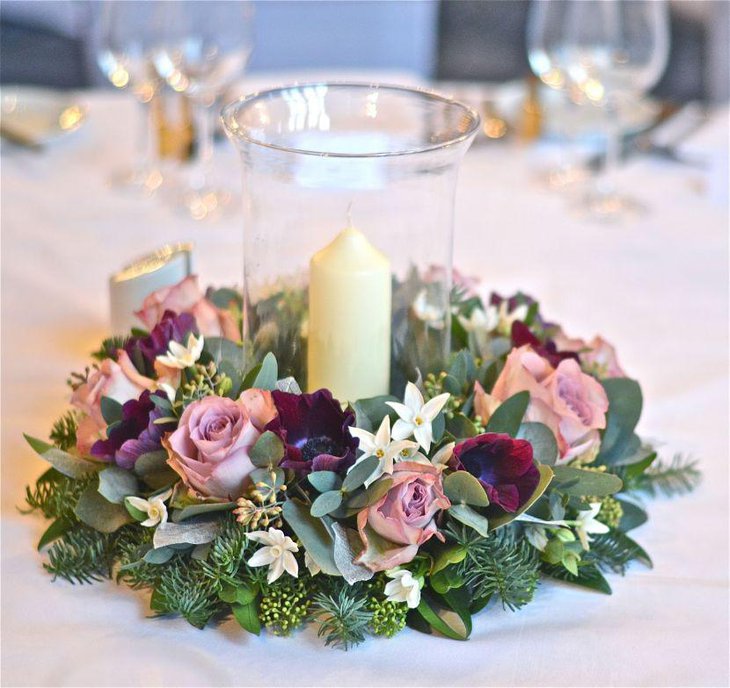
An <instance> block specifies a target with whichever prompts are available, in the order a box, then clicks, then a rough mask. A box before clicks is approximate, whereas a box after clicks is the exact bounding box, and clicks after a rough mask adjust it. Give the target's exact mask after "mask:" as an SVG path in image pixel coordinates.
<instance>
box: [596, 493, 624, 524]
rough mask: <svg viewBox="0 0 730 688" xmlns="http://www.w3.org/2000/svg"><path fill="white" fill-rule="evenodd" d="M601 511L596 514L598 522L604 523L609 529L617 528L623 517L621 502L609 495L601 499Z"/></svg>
mask: <svg viewBox="0 0 730 688" xmlns="http://www.w3.org/2000/svg"><path fill="white" fill-rule="evenodd" d="M600 501H601V510H600V511H599V512H598V520H599V521H600V522H601V523H605V524H606V525H607V526H608V527H609V528H618V524H619V523H621V518H622V517H623V515H624V508H623V507H622V506H621V502H619V501H618V499H615V498H614V497H612V496H611V495H608V496H606V497H603V498H602V499H601V500H600Z"/></svg>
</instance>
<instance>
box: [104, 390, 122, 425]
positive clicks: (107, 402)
mask: <svg viewBox="0 0 730 688" xmlns="http://www.w3.org/2000/svg"><path fill="white" fill-rule="evenodd" d="M99 406H100V409H101V417H102V418H103V419H104V420H105V421H106V424H107V425H111V424H112V423H118V422H119V421H120V420H122V405H121V404H120V403H119V402H118V401H117V400H116V399H112V398H111V397H102V398H101V403H100V404H99Z"/></svg>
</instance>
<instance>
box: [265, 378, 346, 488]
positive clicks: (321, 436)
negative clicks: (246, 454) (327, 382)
mask: <svg viewBox="0 0 730 688" xmlns="http://www.w3.org/2000/svg"><path fill="white" fill-rule="evenodd" d="M271 396H272V398H273V400H274V405H275V406H276V410H277V411H278V412H279V415H278V416H277V417H276V418H274V420H272V421H271V422H270V423H269V424H268V425H267V426H266V429H267V430H271V431H272V432H274V433H276V434H277V435H279V437H281V439H282V440H284V443H285V444H286V456H285V457H284V460H283V461H282V462H281V466H282V467H283V468H291V469H293V470H294V471H296V472H297V473H299V474H302V475H306V474H307V473H310V472H311V471H337V472H341V473H342V472H344V471H346V470H347V469H348V468H349V467H350V466H352V464H353V463H355V450H356V449H357V445H358V440H357V439H355V438H354V437H353V436H352V435H351V434H350V430H349V428H350V427H352V425H354V423H355V414H354V413H353V412H352V411H343V410H342V406H341V404H340V402H339V401H337V399H333V398H332V393H331V392H330V391H329V390H327V389H320V390H318V391H317V392H314V393H313V394H290V393H289V392H279V391H274V392H272V393H271Z"/></svg>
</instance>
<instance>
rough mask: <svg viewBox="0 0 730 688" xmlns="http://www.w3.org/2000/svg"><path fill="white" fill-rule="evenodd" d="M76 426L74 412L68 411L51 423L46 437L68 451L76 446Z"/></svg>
mask: <svg viewBox="0 0 730 688" xmlns="http://www.w3.org/2000/svg"><path fill="white" fill-rule="evenodd" d="M77 428H78V422H77V421H76V414H75V413H74V412H73V411H68V412H67V413H64V414H63V415H62V416H61V417H60V418H59V419H58V420H57V421H56V422H55V423H54V424H53V428H51V433H50V434H49V436H48V439H50V440H51V442H53V444H55V445H56V446H57V447H58V448H59V449H63V450H64V451H68V450H69V449H73V447H75V446H76V430H77Z"/></svg>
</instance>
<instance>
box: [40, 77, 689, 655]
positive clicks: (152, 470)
mask: <svg viewBox="0 0 730 688" xmlns="http://www.w3.org/2000/svg"><path fill="white" fill-rule="evenodd" d="M284 107H286V108H288V109H289V110H288V111H287V112H288V113H289V115H290V116H289V117H286V116H284V114H286V113H284V114H282V111H281V108H284ZM302 109H304V111H306V112H308V116H306V117H305V116H302V112H303V110H302ZM315 115H316V116H315ZM282 122H287V127H288V128H287V127H282V126H281V123H282ZM224 123H225V125H226V128H227V130H228V132H229V135H230V136H231V138H232V139H233V140H234V141H235V142H236V143H237V145H238V146H239V148H240V150H241V152H242V158H243V161H244V181H245V184H244V189H245V194H246V203H245V206H246V229H245V234H244V250H245V274H244V289H243V293H242V294H239V293H238V292H236V291H234V290H231V289H219V290H212V289H209V290H208V291H207V292H206V293H203V292H202V291H201V290H200V288H199V286H198V282H197V278H196V277H194V276H191V277H188V278H186V279H184V280H183V281H182V282H180V283H178V284H175V285H172V286H168V287H164V288H162V289H159V290H157V291H155V292H153V293H151V294H149V295H148V296H147V297H146V298H145V299H144V302H143V303H142V305H141V308H140V310H139V311H138V312H137V316H138V318H139V322H140V325H141V326H142V325H143V326H144V329H141V328H139V329H138V328H135V329H133V330H132V331H131V332H130V333H127V334H125V335H122V336H116V337H113V338H110V339H108V340H106V341H105V342H103V344H102V346H101V347H100V349H99V350H98V351H97V352H96V353H95V354H94V363H93V364H92V365H90V366H89V367H87V368H86V369H85V370H84V371H83V372H78V373H74V374H72V376H71V378H70V380H69V384H70V386H71V388H72V395H71V406H72V408H71V410H70V411H69V412H68V413H66V414H65V415H64V416H63V417H62V418H61V419H59V420H58V421H57V422H56V423H55V424H54V426H53V429H52V432H51V434H50V442H46V441H42V440H39V439H35V438H32V437H27V439H28V442H29V444H30V445H31V447H32V448H33V449H34V450H35V451H36V452H37V453H38V454H39V455H40V456H42V457H43V458H44V459H46V460H47V461H48V462H49V463H50V464H51V467H50V468H49V469H48V470H47V471H46V472H45V473H44V474H43V475H42V476H41V477H40V478H39V479H38V480H37V481H36V483H35V485H33V486H31V487H29V488H28V489H27V494H26V501H27V504H28V507H29V509H30V510H35V511H40V512H41V513H42V514H43V515H44V516H45V517H46V518H48V519H50V520H51V523H50V525H49V526H48V528H47V530H46V531H45V533H44V534H43V536H42V537H41V540H40V543H39V548H41V549H46V550H47V562H46V563H45V564H44V566H45V568H46V569H47V570H48V571H49V572H50V573H51V574H52V575H53V576H54V577H61V578H64V579H66V580H69V581H71V582H79V583H86V582H90V581H94V580H98V579H101V578H107V577H113V578H115V579H116V580H117V581H118V582H123V583H126V584H128V585H130V586H132V587H134V588H144V589H149V590H150V591H151V598H150V606H151V608H152V610H153V612H155V614H157V615H160V616H166V615H181V616H183V617H184V618H185V619H187V620H188V621H189V622H190V623H191V624H193V625H195V626H197V627H200V628H202V627H204V626H206V625H209V624H213V623H215V622H217V621H220V620H222V619H225V618H226V617H229V616H233V617H234V618H235V619H236V621H237V622H238V623H239V624H240V625H241V626H242V627H243V628H244V629H246V630H247V631H249V632H252V633H257V634H258V633H259V632H261V629H262V628H263V627H265V628H266V629H267V630H268V631H270V632H273V633H275V634H279V635H288V634H290V633H291V632H292V631H294V630H295V629H296V628H298V627H300V626H302V625H304V624H306V623H309V622H312V623H315V624H317V625H318V627H319V634H320V636H322V637H323V638H324V641H325V643H326V644H327V645H334V646H340V647H343V648H348V647H350V646H351V645H354V644H357V643H359V642H361V641H363V640H364V639H365V637H366V636H367V635H368V634H372V635H382V636H387V637H390V636H393V635H395V634H396V633H398V632H399V631H401V630H402V629H403V628H404V627H405V626H406V625H408V626H410V627H412V628H414V629H417V630H419V631H423V632H426V633H433V632H436V633H439V634H441V635H444V636H447V637H449V638H454V639H461V640H463V639H466V638H468V637H469V635H470V633H471V629H472V616H473V615H474V614H476V613H477V612H479V611H480V610H482V609H483V608H485V607H487V606H488V605H490V604H492V605H494V604H502V605H503V606H505V607H507V608H510V609H518V608H520V607H522V606H524V605H525V604H527V603H528V602H529V601H530V600H531V599H532V598H533V596H534V594H535V592H536V589H537V587H538V583H539V581H540V579H541V578H544V577H548V578H554V579H558V580H562V581H566V582H569V583H573V584H576V585H580V586H583V587H586V588H590V589H593V590H595V591H598V592H603V593H610V591H611V590H610V587H609V583H608V581H607V579H606V577H605V576H604V573H605V572H606V571H615V572H619V573H623V572H624V571H625V569H626V567H627V566H628V564H629V563H630V562H631V561H633V560H639V561H642V562H643V563H645V564H648V565H650V559H649V556H648V555H647V553H646V552H645V551H644V550H643V549H642V548H641V546H640V545H639V544H637V542H636V541H635V540H634V539H633V538H632V537H631V536H630V535H629V534H628V533H629V532H630V531H631V530H632V529H634V528H636V527H637V526H639V525H641V524H642V523H644V522H645V521H646V519H647V516H646V513H645V511H644V509H643V506H642V501H641V499H640V497H641V495H642V493H643V494H647V493H648V494H654V493H655V492H656V491H662V492H666V493H674V492H683V491H687V490H688V489H691V488H692V487H693V486H694V484H695V483H696V482H697V479H698V476H699V474H698V472H697V469H696V467H695V465H694V464H693V463H692V462H689V461H686V460H684V459H682V458H681V457H680V458H676V459H675V460H674V461H673V462H672V463H671V464H666V463H663V462H661V461H659V460H658V459H657V454H656V452H655V450H654V449H653V447H652V446H651V445H650V444H649V443H648V442H646V441H643V440H641V439H640V438H639V437H638V436H637V434H636V432H635V428H636V425H637V423H638V421H639V416H640V413H641V407H642V396H641V391H640V388H639V385H638V383H637V382H636V381H634V380H632V379H630V378H628V377H627V376H626V375H625V374H624V372H623V370H622V368H621V366H620V365H619V363H618V361H617V358H616V355H615V352H614V350H613V347H612V346H611V345H610V344H608V343H607V342H606V341H605V340H603V339H601V338H595V339H593V340H592V341H590V342H586V341H583V340H580V339H571V338H569V337H567V336H566V334H565V333H564V332H563V330H562V329H561V328H560V327H559V326H558V325H556V324H554V323H550V322H548V321H547V320H546V319H545V318H544V317H543V315H542V313H541V311H540V308H539V306H538V303H537V302H536V301H534V300H533V299H531V298H529V297H527V296H525V295H523V294H516V295H515V296H513V297H511V298H502V297H500V296H499V295H497V294H491V296H489V297H488V298H483V297H482V296H480V293H479V291H477V290H476V289H475V288H474V284H472V283H469V282H468V281H466V280H464V279H462V278H458V276H457V279H455V280H453V282H454V284H452V270H451V265H450V260H451V242H452V240H451V223H452V215H453V190H454V184H455V180H456V170H457V167H458V163H459V160H460V159H461V156H462V155H463V154H464V152H465V151H466V149H467V148H468V145H469V143H470V141H471V139H472V138H473V136H474V134H475V132H476V130H477V128H478V117H477V116H476V115H475V114H474V113H473V112H472V111H471V110H469V109H468V108H466V107H465V106H463V105H460V104H458V103H455V102H454V101H451V100H449V99H446V98H443V97H440V96H436V95H434V94H430V93H425V92H420V91H412V90H407V89H398V88H394V87H392V88H391V87H374V86H353V85H342V84H337V85H327V84H315V85H309V86H298V87H292V88H289V89H278V90H276V91H273V92H267V93H264V94H257V95H255V96H251V97H249V98H247V99H244V100H242V101H241V102H239V103H236V104H234V105H232V106H229V107H228V108H226V110H225V111H224ZM416 124H417V125H418V126H416ZM282 131H284V132H285V133H284V134H283V135H282V134H281V132H282ZM343 132H344V133H346V134H347V136H345V135H344V133H343ZM414 132H416V133H414ZM277 136H279V137H280V136H284V139H285V140H283V141H282V140H280V139H279V138H276V137H277ZM289 139H291V140H289ZM353 141H354V143H353ZM363 146H366V147H369V148H367V149H366V150H364V151H363V150H362V147H363ZM416 202H418V203H420V205H418V204H417V203H416ZM376 206H377V210H378V212H375V210H373V208H375V207H376ZM383 213H385V215H383ZM348 214H349V219H347V220H346V222H345V223H346V227H345V229H343V230H342V231H340V232H339V233H335V235H334V236H332V235H330V234H329V233H328V231H327V230H322V229H321V228H322V227H325V226H329V227H331V226H332V223H334V222H337V221H338V220H337V218H342V217H345V218H346V217H347V215H348ZM355 216H357V217H358V223H362V226H363V230H360V229H356V228H355V226H353V217H355ZM335 226H336V225H335ZM318 231H320V232H323V233H324V234H322V235H318V234H317V232H318ZM379 231H380V234H379V233H378V232H379ZM322 236H325V237H326V241H324V242H323V241H322ZM404 237H405V239H404ZM285 242H288V243H289V244H290V245H289V246H285ZM307 242H313V246H310V245H309V244H308V243H307ZM393 247H395V248H393ZM409 247H410V248H409ZM283 248H284V249H287V250H283ZM385 248H393V250H392V251H389V252H387V253H384V252H383V251H384V250H385ZM290 254H291V255H290ZM241 332H243V338H242V339H241V336H240V333H241ZM302 390H306V391H302Z"/></svg>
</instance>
